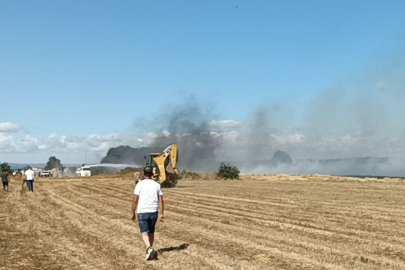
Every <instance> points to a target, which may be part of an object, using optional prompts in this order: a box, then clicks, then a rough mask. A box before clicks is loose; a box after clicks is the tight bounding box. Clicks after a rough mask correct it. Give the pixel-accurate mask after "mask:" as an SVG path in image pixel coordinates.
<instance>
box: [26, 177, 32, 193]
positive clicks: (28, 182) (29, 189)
mask: <svg viewBox="0 0 405 270" xmlns="http://www.w3.org/2000/svg"><path fill="white" fill-rule="evenodd" d="M27 186H28V191H32V180H27Z"/></svg>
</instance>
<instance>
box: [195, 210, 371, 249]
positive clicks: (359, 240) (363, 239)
mask: <svg viewBox="0 0 405 270" xmlns="http://www.w3.org/2000/svg"><path fill="white" fill-rule="evenodd" d="M199 211H200V209H199ZM339 237H340V236H339ZM346 240H347V239H346ZM360 241H364V239H360V240H359V242H360Z"/></svg>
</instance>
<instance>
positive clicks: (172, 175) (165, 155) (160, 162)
mask: <svg viewBox="0 0 405 270" xmlns="http://www.w3.org/2000/svg"><path fill="white" fill-rule="evenodd" d="M178 157H179V149H178V147H177V145H176V144H171V145H169V146H168V147H167V148H166V149H165V150H163V152H162V153H150V154H149V157H148V158H147V157H146V156H145V159H146V158H147V162H146V164H145V165H146V166H151V167H153V179H154V180H155V181H156V182H158V183H160V184H161V186H162V187H175V186H176V184H177V181H178V179H179V170H178V169H177V161H178ZM134 177H135V182H137V181H138V180H140V181H142V179H144V177H143V175H141V174H140V173H135V175H134Z"/></svg>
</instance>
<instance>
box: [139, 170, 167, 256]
mask: <svg viewBox="0 0 405 270" xmlns="http://www.w3.org/2000/svg"><path fill="white" fill-rule="evenodd" d="M143 174H144V176H145V179H144V180H142V181H140V182H139V183H138V184H137V185H136V187H135V191H134V199H133V201H132V214H133V216H132V220H133V221H134V222H135V220H136V214H137V216H138V222H139V228H140V229H141V234H142V240H143V242H144V243H145V246H146V260H151V259H156V258H157V252H156V251H155V250H154V249H153V242H154V240H155V226H156V222H157V220H158V212H159V210H160V221H161V222H163V220H164V202H163V192H162V189H161V187H160V184H159V183H157V182H155V181H154V180H152V176H153V168H152V167H150V166H146V167H145V168H144V170H143Z"/></svg>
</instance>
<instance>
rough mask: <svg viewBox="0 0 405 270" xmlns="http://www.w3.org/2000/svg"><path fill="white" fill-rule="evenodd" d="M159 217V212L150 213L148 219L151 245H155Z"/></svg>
mask: <svg viewBox="0 0 405 270" xmlns="http://www.w3.org/2000/svg"><path fill="white" fill-rule="evenodd" d="M157 219H158V212H156V213H151V214H150V216H149V220H148V228H149V230H148V231H149V233H148V237H149V243H150V246H151V247H153V242H154V241H155V227H156V222H157Z"/></svg>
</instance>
